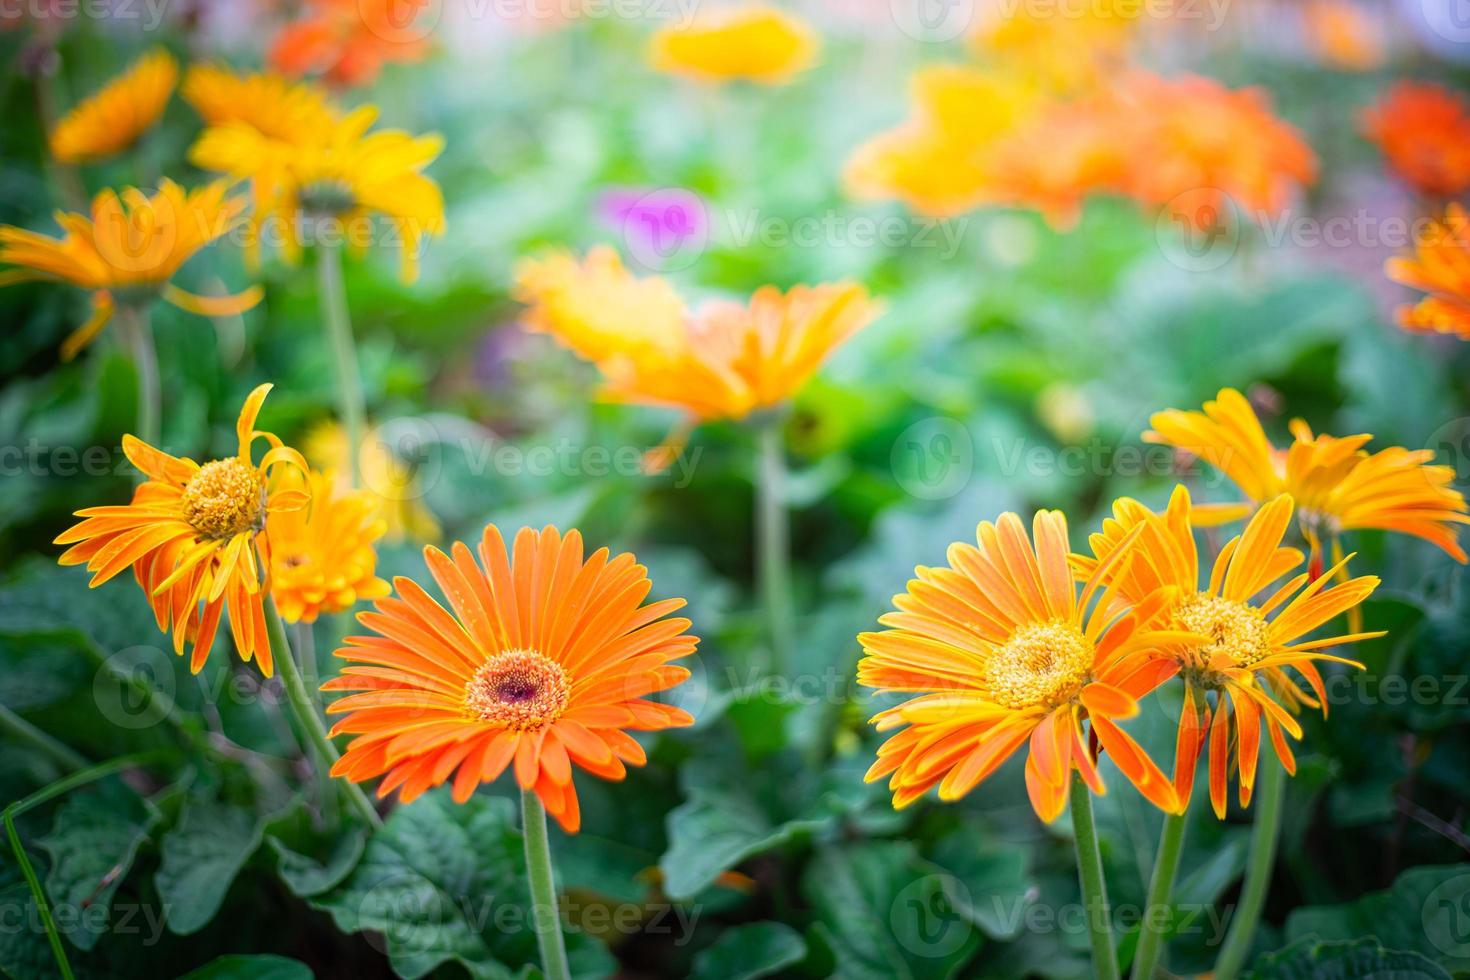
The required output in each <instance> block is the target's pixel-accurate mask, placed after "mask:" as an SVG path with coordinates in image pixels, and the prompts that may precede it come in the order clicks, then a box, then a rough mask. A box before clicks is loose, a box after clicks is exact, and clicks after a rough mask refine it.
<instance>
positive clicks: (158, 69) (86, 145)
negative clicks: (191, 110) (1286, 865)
mask: <svg viewBox="0 0 1470 980" xmlns="http://www.w3.org/2000/svg"><path fill="white" fill-rule="evenodd" d="M178 80H179V65H178V62H176V61H174V59H173V56H172V55H170V54H169V53H168V52H167V51H165V50H164V49H162V48H155V49H154V50H152V51H150V52H148V53H147V54H145V55H144V56H143V57H141V58H139V59H138V60H137V61H136V62H134V63H133V65H132V67H130V68H129V69H128V70H127V71H126V72H124V73H123V74H121V75H119V76H118V77H117V78H115V79H113V80H112V81H111V82H108V83H107V85H105V86H104V87H103V88H102V89H100V90H99V91H98V92H96V93H95V94H94V95H92V96H91V97H90V98H88V99H87V100H86V101H84V102H82V103H81V104H80V105H78V106H77V107H76V108H75V109H73V110H71V112H68V113H67V114H66V115H65V116H64V117H63V118H62V120H61V121H60V122H58V123H57V124H56V128H55V130H53V131H52V133H51V155H52V156H54V157H56V159H57V160H59V161H61V162H62V163H88V162H92V161H96V160H103V159H106V158H107V157H110V156H113V155H114V154H117V153H120V152H122V151H123V150H126V149H127V148H128V147H130V146H132V145H133V144H134V143H136V142H137V141H138V138H139V137H140V136H142V135H143V134H144V133H146V132H147V131H148V130H149V129H151V128H152V127H153V124H154V123H156V122H158V119H159V117H160V116H162V115H163V110H164V109H165V108H167V107H168V100H169V96H171V95H173V91H174V85H175V84H177V82H178Z"/></svg>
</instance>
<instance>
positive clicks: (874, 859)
mask: <svg viewBox="0 0 1470 980" xmlns="http://www.w3.org/2000/svg"><path fill="white" fill-rule="evenodd" d="M952 882H953V878H952V877H951V876H950V875H947V874H944V873H942V872H939V871H938V869H936V868H934V866H933V865H929V864H927V863H926V862H923V861H921V860H920V859H919V857H918V855H917V854H916V853H915V851H914V849H913V848H912V847H911V846H910V845H909V844H907V843H905V842H901V841H883V842H877V843H870V844H864V845H856V844H854V845H848V846H845V847H839V848H831V849H828V850H826V851H823V852H822V853H821V854H819V855H818V856H817V858H816V860H814V861H813V862H812V864H811V866H810V867H809V868H808V869H807V872H806V874H805V876H803V878H802V888H803V891H804V892H805V893H806V896H807V898H808V900H810V901H811V903H812V905H813V907H814V908H815V909H816V913H817V918H818V920H819V922H818V932H819V934H820V935H821V936H822V937H823V938H824V939H825V940H826V942H827V943H828V945H829V946H830V947H831V949H832V954H833V956H834V957H835V958H836V961H837V975H838V976H841V977H843V978H844V980H870V978H871V980H879V978H882V980H892V978H899V980H911V978H917V977H925V978H928V977H948V976H952V975H953V974H955V973H956V972H957V971H958V970H959V969H960V968H961V967H962V966H964V964H965V963H966V962H968V961H969V960H970V958H971V957H972V956H973V955H974V954H975V952H976V950H977V949H979V946H980V943H981V936H980V932H979V930H978V929H976V928H975V927H974V926H973V925H972V924H971V923H970V921H969V920H968V919H967V918H966V917H965V916H964V915H962V914H961V913H960V911H959V909H957V908H956V907H955V905H954V903H953V902H952V901H951V899H950V895H949V890H948V889H949V886H950V885H951V883H952Z"/></svg>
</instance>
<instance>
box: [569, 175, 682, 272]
mask: <svg viewBox="0 0 1470 980" xmlns="http://www.w3.org/2000/svg"><path fill="white" fill-rule="evenodd" d="M597 217H598V220H600V221H601V222H602V223H603V224H605V225H607V226H608V227H610V228H612V229H613V230H614V231H616V232H617V233H618V234H619V235H620V236H621V237H622V239H623V244H624V246H625V247H626V249H627V252H628V254H629V255H630V256H632V257H633V258H634V259H636V260H637V261H638V262H639V263H640V264H642V265H644V266H645V267H647V268H649V269H651V270H654V271H660V272H667V271H670V270H672V269H679V268H684V267H685V266H688V265H690V264H691V263H693V262H694V260H695V259H697V258H698V257H699V256H700V254H702V253H703V252H704V247H705V245H706V244H708V242H709V213H708V211H707V209H706V208H705V203H704V200H703V199H702V198H701V197H700V196H699V195H698V194H696V193H695V192H694V191H691V190H688V189H686V188H683V187H660V188H653V189H649V188H629V187H624V188H616V189H613V190H609V191H607V192H605V193H604V194H603V195H602V197H601V199H600V200H599V201H598V204H597Z"/></svg>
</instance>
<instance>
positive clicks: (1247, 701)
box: [1073, 486, 1383, 819]
mask: <svg viewBox="0 0 1470 980" xmlns="http://www.w3.org/2000/svg"><path fill="white" fill-rule="evenodd" d="M1291 514H1292V501H1291V498H1290V497H1289V496H1285V495H1282V496H1280V497H1277V498H1276V499H1275V500H1272V501H1271V502H1270V503H1267V504H1266V505H1265V506H1263V507H1262V508H1261V509H1260V510H1259V511H1258V512H1257V513H1256V515H1255V516H1254V517H1253V518H1252V519H1251V521H1250V523H1249V524H1248V525H1247V526H1246V529H1245V532H1244V533H1243V534H1241V535H1240V536H1239V537H1237V538H1235V539H1233V540H1232V541H1230V542H1229V543H1228V544H1227V545H1226V546H1225V547H1224V548H1223V549H1222V550H1221V552H1220V556H1219V558H1218V559H1217V560H1216V562H1215V566H1214V569H1213V571H1212V572H1211V573H1210V577H1209V582H1208V585H1207V586H1206V587H1205V588H1203V589H1201V588H1200V585H1199V576H1198V570H1199V554H1198V551H1197V550H1196V546H1195V542H1194V535H1193V532H1192V531H1191V526H1192V523H1193V522H1192V520H1191V506H1190V499H1189V491H1188V490H1186V489H1185V488H1184V487H1183V486H1180V487H1177V488H1176V489H1175V491H1174V495H1173V497H1172V498H1171V499H1170V501H1169V507H1168V510H1167V511H1166V512H1165V513H1164V514H1162V515H1155V514H1153V513H1152V512H1150V511H1149V510H1148V509H1147V508H1146V507H1144V506H1143V505H1142V504H1140V503H1138V502H1137V501H1136V500H1130V499H1127V498H1124V499H1122V500H1119V501H1117V502H1116V503H1115V504H1114V505H1113V517H1112V518H1110V519H1109V520H1107V521H1105V522H1104V523H1103V529H1102V532H1101V533H1099V534H1094V535H1092V539H1091V544H1092V552H1093V556H1094V557H1092V558H1086V557H1082V556H1074V559H1073V561H1074V566H1075V568H1076V571H1077V574H1078V575H1079V576H1082V575H1093V574H1096V572H1097V570H1098V568H1100V567H1101V566H1102V565H1103V564H1106V563H1109V562H1111V561H1112V557H1113V555H1114V554H1115V553H1116V551H1117V550H1118V548H1119V547H1120V546H1121V545H1122V544H1123V543H1124V542H1128V541H1132V540H1133V538H1134V537H1136V543H1134V544H1133V553H1134V556H1135V557H1134V560H1133V561H1132V562H1129V563H1127V564H1126V566H1124V565H1121V564H1119V563H1117V562H1112V565H1111V567H1112V568H1113V569H1115V571H1114V573H1113V575H1112V576H1111V579H1112V580H1113V582H1114V584H1115V585H1116V587H1117V594H1118V597H1119V599H1120V600H1121V601H1123V602H1125V603H1133V602H1139V601H1140V599H1139V597H1140V596H1145V597H1147V596H1156V595H1165V596H1168V601H1167V602H1166V603H1164V604H1163V606H1162V607H1160V608H1159V609H1158V612H1157V616H1156V618H1155V620H1154V621H1153V622H1152V623H1151V624H1150V625H1151V626H1152V627H1153V628H1154V629H1155V630H1156V631H1157V632H1156V633H1155V635H1156V637H1158V638H1160V642H1159V643H1158V644H1157V650H1156V653H1155V661H1154V663H1155V665H1156V669H1157V670H1160V671H1162V673H1163V674H1164V676H1166V677H1168V676H1173V675H1175V674H1179V675H1182V676H1183V678H1184V681H1185V690H1184V711H1183V713H1182V715H1181V716H1180V720H1179V733H1178V736H1177V740H1176V746H1175V759H1174V789H1175V793H1176V794H1177V795H1178V798H1179V800H1180V802H1181V803H1182V804H1186V805H1187V804H1188V801H1189V797H1190V795H1191V793H1192V791H1193V787H1194V778H1195V770H1196V769H1197V767H1198V762H1199V756H1200V753H1201V751H1202V750H1203V749H1204V748H1205V746H1206V743H1208V748H1209V773H1210V776H1209V779H1210V785H1209V789H1210V802H1211V805H1212V806H1213V807H1214V810H1215V813H1216V815H1217V816H1219V817H1220V818H1222V819H1223V818H1224V816H1225V806H1226V789H1227V783H1228V778H1229V774H1230V770H1231V769H1232V768H1233V769H1234V770H1235V772H1236V774H1237V778H1238V781H1239V787H1240V805H1241V806H1249V805H1250V799H1251V792H1252V789H1253V787H1254V785H1255V773H1256V762H1257V759H1258V757H1259V754H1260V745H1261V727H1262V726H1263V725H1264V726H1265V728H1266V732H1267V734H1268V736H1269V738H1270V740H1271V745H1272V747H1273V748H1274V750H1275V752H1276V755H1277V758H1279V759H1280V760H1281V764H1282V765H1283V766H1284V767H1285V768H1286V770H1287V771H1288V772H1292V773H1294V772H1295V771H1296V760H1295V757H1294V756H1293V754H1292V751H1291V748H1290V746H1289V744H1288V743H1287V741H1286V737H1285V736H1286V735H1288V734H1289V735H1291V736H1292V737H1293V738H1297V739H1300V738H1301V735H1302V731H1301V726H1300V725H1299V724H1298V723H1297V721H1296V719H1295V718H1294V717H1293V713H1295V712H1296V711H1298V710H1300V708H1301V707H1303V706H1306V707H1312V708H1321V709H1322V712H1323V714H1324V715H1325V714H1326V711H1327V699H1326V691H1325V688H1324V686H1323V683H1322V677H1321V674H1319V673H1318V671H1317V668H1316V666H1315V664H1316V663H1317V662H1319V661H1331V662H1335V663H1343V664H1349V665H1351V666H1354V667H1359V668H1361V667H1362V665H1361V664H1359V663H1357V662H1355V661H1352V660H1344V659H1343V658H1341V657H1336V656H1333V655H1330V654H1326V653H1323V652H1322V650H1323V649H1325V648H1327V647H1332V646H1337V645H1339V644H1343V643H1354V642H1357V641H1359V640H1367V639H1372V638H1374V637H1378V636H1382V635H1383V634H1382V633H1351V634H1348V635H1344V636H1333V637H1329V638H1321V639H1312V640H1307V639H1305V637H1306V636H1307V635H1308V634H1310V633H1312V632H1313V631H1314V630H1316V629H1318V628H1319V627H1321V626H1323V625H1325V624H1326V623H1327V622H1329V621H1330V620H1332V619H1333V618H1335V617H1336V616H1338V615H1340V614H1342V613H1345V612H1347V611H1349V610H1351V609H1355V608H1356V607H1357V606H1359V605H1360V604H1361V603H1362V602H1363V600H1365V599H1367V598H1368V596H1369V595H1371V594H1372V592H1373V590H1374V589H1375V588H1377V587H1378V579H1377V578H1374V577H1372V576H1363V577H1361V578H1354V579H1348V578H1347V577H1346V567H1347V559H1343V561H1342V562H1340V563H1339V564H1338V566H1337V567H1335V568H1332V569H1330V570H1328V572H1327V573H1326V574H1324V575H1320V576H1318V577H1317V578H1316V579H1315V580H1313V579H1312V578H1311V576H1310V575H1308V574H1307V573H1306V572H1303V573H1301V574H1298V575H1295V576H1294V577H1293V578H1291V579H1290V580H1289V581H1287V582H1286V583H1285V584H1281V585H1280V586H1279V588H1276V589H1275V591H1274V592H1270V593H1269V594H1267V590H1268V589H1271V588H1272V587H1273V586H1276V585H1277V584H1278V583H1279V582H1280V580H1281V579H1282V578H1284V577H1285V576H1287V575H1291V574H1292V573H1293V572H1294V571H1295V570H1296V569H1297V568H1299V567H1300V566H1301V564H1302V561H1303V556H1302V553H1301V552H1300V551H1298V550H1297V549H1295V548H1287V547H1282V544H1281V542H1282V537H1283V536H1284V535H1285V533H1286V530H1287V527H1288V526H1289V525H1290V523H1291ZM1349 557H1351V556H1349ZM1339 576H1340V577H1341V578H1342V581H1341V582H1340V584H1337V585H1334V586H1333V587H1332V588H1330V589H1324V586H1326V585H1327V584H1328V582H1329V581H1331V580H1332V579H1334V578H1338V577H1339ZM1143 601H1146V599H1145V600H1143ZM1164 638H1167V639H1164ZM1287 668H1290V669H1291V670H1293V671H1295V672H1296V673H1297V674H1298V675H1300V676H1301V677H1302V678H1304V679H1305V680H1306V681H1307V683H1308V684H1309V685H1310V687H1311V689H1312V692H1313V693H1311V694H1308V693H1307V692H1305V691H1303V690H1302V689H1301V688H1300V687H1298V686H1297V684H1296V683H1295V682H1294V681H1293V680H1292V678H1291V676H1290V675H1289V674H1288V673H1287ZM1212 697H1213V702H1212V700H1211V698H1212ZM1282 701H1284V702H1286V706H1285V707H1283V706H1282V704H1281V703H1280V702H1282ZM1232 745H1233V746H1234V748H1235V753H1234V757H1233V758H1232V756H1231V751H1230V750H1231V746H1232Z"/></svg>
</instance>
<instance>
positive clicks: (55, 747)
mask: <svg viewBox="0 0 1470 980" xmlns="http://www.w3.org/2000/svg"><path fill="white" fill-rule="evenodd" d="M0 731H4V732H5V733H6V734H8V735H11V736H13V737H14V738H16V739H17V740H19V741H21V742H25V743H27V744H29V745H30V746H31V748H33V749H37V750H38V751H40V752H42V753H44V754H45V755H46V756H48V757H49V758H50V759H51V761H52V762H54V763H56V764H57V765H58V766H60V767H61V768H62V769H65V770H66V771H67V772H72V771H74V770H77V769H83V768H85V767H86V765H87V760H86V759H85V758H83V757H82V755H81V753H79V752H77V751H76V750H75V749H73V748H71V747H70V746H69V745H66V744H64V743H62V742H59V741H57V740H56V739H55V738H53V737H52V736H50V735H47V734H46V733H45V732H43V731H41V729H39V728H37V727H36V726H35V725H32V724H31V723H30V722H28V721H26V720H25V719H24V718H22V717H21V716H20V715H18V714H16V713H15V712H14V711H11V710H10V709H9V708H7V707H5V705H3V704H0Z"/></svg>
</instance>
